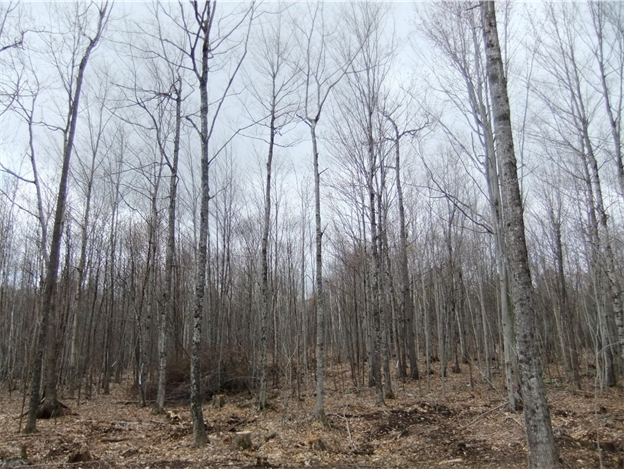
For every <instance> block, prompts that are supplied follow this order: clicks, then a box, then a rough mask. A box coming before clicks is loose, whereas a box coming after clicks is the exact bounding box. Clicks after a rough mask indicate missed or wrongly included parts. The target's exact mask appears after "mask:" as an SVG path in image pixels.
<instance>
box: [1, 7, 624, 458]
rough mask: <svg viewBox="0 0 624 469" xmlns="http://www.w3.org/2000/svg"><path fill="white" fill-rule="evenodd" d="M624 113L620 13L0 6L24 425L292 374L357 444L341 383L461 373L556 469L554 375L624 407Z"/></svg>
mask: <svg viewBox="0 0 624 469" xmlns="http://www.w3.org/2000/svg"><path fill="white" fill-rule="evenodd" d="M623 111H624V5H623V4H622V3H621V2H552V3H548V2H539V3H538V2H534V3H520V2H495V3H494V2H444V1H440V2H417V3H414V4H412V3H408V2H403V3H390V2H343V3H340V2H338V3H334V2H327V3H324V2H316V3H315V2H297V3H279V2H259V1H257V2H251V3H235V2H223V3H218V2H203V3H202V2H193V1H192V2H180V3H174V2H162V3H161V2H152V3H139V2H130V3H125V2H120V3H108V2H101V3H97V2H91V3H88V2H76V3H64V2H63V3H19V2H18V3H15V2H1V3H0V122H1V123H0V386H1V391H0V394H1V395H5V394H8V395H9V396H14V395H19V396H23V400H22V402H21V407H19V408H15V409H13V411H14V414H15V416H16V418H19V419H20V420H19V428H17V425H16V426H15V428H14V429H13V430H18V431H21V432H25V434H30V433H33V432H36V431H37V430H38V426H40V425H42V419H49V418H50V417H55V418H62V416H63V415H64V414H71V412H73V411H74V410H76V408H77V407H79V406H80V403H81V402H83V403H84V402H87V401H89V400H96V399H105V398H107V397H106V396H108V395H109V394H111V392H112V393H113V394H115V392H117V393H119V392H120V391H119V390H120V389H124V390H125V391H124V392H126V393H127V394H126V395H127V399H129V400H130V401H132V403H133V406H134V407H136V406H138V409H146V410H147V409H150V411H151V412H153V413H154V415H158V414H161V415H163V414H164V413H165V412H166V411H167V410H168V409H170V408H173V407H175V406H182V407H180V408H183V409H185V411H186V412H188V414H185V418H186V419H187V421H188V424H189V430H188V431H189V433H188V434H189V435H190V434H191V433H192V441H189V445H191V443H192V446H193V447H196V448H201V447H203V446H205V445H206V444H207V443H208V442H209V441H211V438H212V437H211V435H210V434H211V429H212V431H214V428H215V425H217V423H214V424H213V426H212V427H211V425H210V418H206V417H205V415H204V414H205V412H206V411H207V410H206V409H207V408H208V404H209V403H210V402H212V403H213V406H215V408H217V409H218V408H221V406H222V405H223V402H220V399H222V397H220V396H223V395H225V396H226V398H225V399H226V401H227V399H228V397H229V396H238V399H239V400H240V399H241V397H240V396H247V395H248V396H249V399H250V402H252V404H251V405H252V406H253V408H254V409H257V411H259V412H265V415H269V414H270V412H275V411H276V408H277V407H279V405H278V404H276V401H275V396H276V395H277V394H276V393H278V394H279V395H282V396H283V395H287V396H290V397H289V398H292V399H293V400H294V401H298V402H303V401H304V399H305V398H306V397H307V398H308V400H309V401H310V403H312V401H313V404H311V405H312V408H311V409H310V412H309V417H310V418H311V419H312V421H314V422H315V425H319V426H320V427H319V428H330V427H332V426H333V427H334V428H336V426H337V425H338V426H340V425H345V427H344V430H345V431H346V432H348V440H347V439H346V436H344V435H343V437H342V439H344V441H350V443H351V446H352V448H351V450H352V451H353V452H354V454H356V453H355V452H356V449H357V448H356V447H357V446H358V444H359V443H357V439H356V438H355V436H353V435H352V433H351V427H350V426H349V425H350V424H349V416H348V414H347V412H346V411H345V412H343V413H342V414H340V415H342V416H341V417H340V418H338V417H337V414H336V412H337V411H336V410H335V407H336V405H337V404H336V403H337V402H339V401H340V399H344V398H345V395H346V394H347V393H360V392H364V393H366V392H368V393H370V394H369V395H370V398H371V405H373V407H372V408H373V409H375V408H377V409H387V408H388V407H387V406H392V405H393V404H392V403H393V402H402V403H404V404H405V405H410V403H409V400H407V401H406V395H409V396H413V393H416V392H417V393H418V395H419V398H420V399H425V401H422V402H424V404H419V405H421V407H418V409H420V410H419V412H420V411H422V410H423V409H425V411H424V412H427V410H426V405H429V404H426V402H428V401H426V399H428V398H427V396H433V395H435V399H453V398H458V396H464V394H462V393H463V392H464V391H465V390H463V391H462V389H461V386H462V385H458V384H457V382H458V381H457V379H458V378H456V376H457V375H458V374H461V376H462V377H463V378H462V379H464V380H465V381H466V383H465V386H468V387H469V389H470V392H471V393H472V394H471V396H472V398H475V394H474V393H475V392H477V390H483V392H488V393H497V395H498V396H499V398H500V399H501V405H502V406H504V408H505V409H507V411H509V412H511V413H512V414H513V415H516V417H514V418H515V419H516V420H517V422H518V423H520V425H521V426H524V428H526V430H523V435H525V436H526V442H525V444H526V448H525V449H524V450H522V451H526V454H527V455H528V465H529V467H536V468H537V467H542V468H544V467H558V466H559V465H560V464H562V463H561V461H562V460H561V459H560V458H559V455H560V453H561V448H562V443H561V438H562V436H561V435H562V434H561V430H560V429H557V428H559V427H558V424H557V425H555V427H556V428H555V430H556V431H555V432H553V425H552V418H559V417H561V415H562V414H561V412H564V411H563V410H561V409H560V410H558V412H559V414H556V415H554V416H553V415H552V413H551V412H550V411H549V406H548V399H550V400H551V407H550V409H552V406H553V405H555V407H556V403H553V401H552V394H553V392H554V391H552V389H551V388H548V386H551V387H552V386H556V387H557V393H556V395H557V396H558V398H559V399H565V396H569V397H570V398H573V397H574V396H578V395H579V394H578V393H581V394H582V393H590V394H591V395H592V396H594V397H595V401H594V402H598V399H600V398H605V399H607V401H605V402H609V400H608V399H609V398H608V396H610V395H611V394H609V393H615V394H613V395H614V396H619V397H617V399H619V401H618V402H619V406H620V408H622V406H624V402H622V397H621V392H620V391H621V389H618V388H621V387H622V375H623V374H624V313H623V310H624V308H623V304H622V302H623V300H624V299H623V298H622V287H623V285H624V277H623V276H622V272H623V271H624V245H623V240H624V235H623V228H624V224H623V222H624V163H623V161H622V141H621V140H622V133H621V131H622V117H623V116H622V114H623ZM337 377H340V384H338V381H337V380H338V378H337ZM447 380H448V383H447ZM406 386H408V387H409V386H411V387H410V388H409V392H408V391H406ZM330 389H331V392H329V393H328V394H327V395H326V393H327V392H328V390H330ZM338 389H340V390H341V392H337V390H338ZM416 389H417V390H418V391H416ZM547 391H548V392H547ZM479 392H481V391H479ZM280 393H281V394H280ZM406 393H407V394H406ZM115 395H117V394H115ZM98 396H100V397H98ZM547 396H548V397H547ZM562 396H564V397H562ZM20 399H22V398H20ZM461 399H464V397H462V398H461ZM475 399H476V398H475ZM294 401H293V402H294ZM7 402H9V401H7ZM11 402H13V401H11ZM107 402H109V401H107ZM340 402H342V401H340ZM436 402H437V401H436ZM449 402H450V401H449ZM475 402H476V401H475ZM341 405H342V404H341ZM394 405H396V404H394ZM402 405H403V404H402ZM601 405H602V404H601ZM332 406H333V407H332ZM375 406H376V407H375ZM422 406H425V407H422ZM595 407H596V409H599V410H600V409H605V412H604V413H606V414H610V413H611V410H609V409H610V408H609V407H608V405H607V404H605V405H602V407H601V406H599V405H598V404H596V405H595ZM616 407H617V406H616ZM326 408H329V409H332V410H330V411H327V410H326ZM498 408H499V407H497V409H498ZM431 409H434V411H436V412H437V411H439V410H440V409H442V407H439V406H438V404H436V406H435V407H431V408H430V410H431ZM447 410H448V409H447ZM483 411H484V412H486V413H489V411H487V409H485V408H484V410H483ZM0 412H4V410H0ZM371 412H373V413H371V414H370V415H373V414H374V412H377V411H371ZM379 412H381V413H380V414H379V416H381V415H385V414H383V412H385V411H383V410H380V411H379ZM393 412H394V411H393ZM448 412H450V414H453V413H454V412H455V411H454V410H452V409H451V410H449V411H448ZM458 412H459V411H458ZM565 412H568V410H566V411H565ZM521 414H523V415H524V422H521V419H522V417H521ZM20 415H21V417H19V416H20ZM375 415H377V414H375ZM406 415H407V414H406ZM410 415H412V414H410ZM619 415H620V417H619V419H620V420H621V414H619ZM379 416H378V417H379ZM237 418H238V417H237ZM241 418H242V417H241ZM246 418H247V417H246ZM250 418H251V417H249V419H250ZM259 418H261V417H259ZM351 418H356V417H355V416H354V415H353V416H352V417H351ZM379 418H382V417H379ZM405 418H407V417H405ZM605 418H607V417H605ZM613 418H616V417H613ZM249 419H248V420H247V421H249ZM616 420H617V419H616ZM59 422H61V424H62V420H59ZM215 422H216V421H215ZM345 422H346V423H345ZM389 422H390V421H389ZM410 422H411V421H410ZM414 422H415V421H414ZM414 422H411V423H410V425H412V424H415V423H414ZM239 423H240V422H239ZM239 423H237V424H236V425H238V426H240V425H239ZM46 424H47V422H46ZM236 425H234V426H232V425H230V427H228V424H227V422H226V423H223V428H224V429H226V428H234V427H235V426H236ZM388 425H389V427H388V428H391V429H392V428H394V427H392V425H391V424H390V423H388ZM470 425H472V424H470ZM598 426H599V425H598ZM397 428H399V427H397ZM618 428H619V427H618ZM191 429H192V430H191ZM594 430H595V431H596V432H597V435H598V437H597V438H598V439H597V440H596V435H594V437H593V438H594V439H593V440H592V442H593V443H592V444H594V443H595V444H596V445H598V446H597V447H598V452H599V453H600V451H601V449H600V441H599V440H600V428H598V429H596V428H594ZM621 430H622V429H620V430H618V432H619V433H617V434H618V435H619V436H618V437H617V438H616V437H613V438H612V439H611V440H609V441H611V443H610V444H611V445H612V448H613V449H614V451H615V452H617V451H618V450H619V451H624V441H622V440H621V438H622V434H623V432H622V431H621ZM224 431H225V430H224ZM406 431H407V430H406ZM239 433H240V432H239ZM608 434H609V431H607V437H608ZM612 434H613V435H615V433H612ZM345 435H347V433H345ZM371 435H372V431H371ZM401 436H404V435H403V434H401ZM273 437H274V435H269V436H268V437H267V440H266V442H267V443H266V444H267V447H268V445H269V443H268V441H269V440H270V439H271V438H273ZM352 437H353V438H352ZM397 438H398V437H397ZM618 438H619V439H618ZM120 441H121V440H120ZM310 441H317V440H310ZM264 444H265V443H264V442H263V443H262V444H260V446H262V445H264ZM323 444H325V443H323ZM336 444H337V443H336ZM345 444H346V443H345ZM254 445H256V446H257V444H256V443H254ZM310 445H313V443H310ZM319 445H320V444H319ZM464 446H466V444H464ZM558 447H559V450H558V449H557V448H558ZM315 449H318V448H315ZM320 449H321V450H326V448H322V447H321V448H320ZM522 454H524V453H522ZM596 454H598V453H596ZM600 454H602V453H600ZM0 456H2V455H0ZM441 458H442V456H441ZM448 458H451V456H448ZM448 458H447V459H448ZM523 458H524V456H523ZM575 458H576V456H575ZM579 458H580V456H579ZM605 458H606V456H605ZM605 458H602V456H601V459H599V463H600V465H603V464H605V465H607V466H609V464H611V463H613V461H611V460H609V459H608V458H606V459H605ZM578 460H580V459H577V461H578ZM448 461H450V462H451V463H453V461H456V460H454V459H452V458H451V459H448ZM460 461H461V459H460ZM609 461H611V462H609ZM74 462H76V461H74ZM308 462H309V461H308ZM564 462H566V464H568V466H567V467H571V466H570V464H571V463H570V462H569V461H567V460H566V458H565V457H564ZM262 463H266V464H269V463H267V462H266V461H265V460H262V459H258V460H257V464H258V465H262ZM291 463H293V464H294V462H293V461H291ZM616 463H617V464H621V463H622V461H620V462H617V461H616ZM280 464H281V463H280ZM410 464H411V463H410ZM574 464H576V463H574ZM579 464H580V463H579ZM613 464H615V463H613ZM269 465H270V464H269ZM522 465H526V462H523V463H522ZM579 467H582V465H581V466H579ZM613 467H615V466H613Z"/></svg>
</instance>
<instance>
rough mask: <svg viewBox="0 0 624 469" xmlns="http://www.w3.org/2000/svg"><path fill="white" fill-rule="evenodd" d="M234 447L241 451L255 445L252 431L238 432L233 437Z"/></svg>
mask: <svg viewBox="0 0 624 469" xmlns="http://www.w3.org/2000/svg"><path fill="white" fill-rule="evenodd" d="M232 447H233V448H234V449H237V450H239V451H245V450H247V449H251V448H252V447H253V443H252V441H251V432H236V434H235V435H234V438H232Z"/></svg>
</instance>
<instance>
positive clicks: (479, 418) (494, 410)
mask: <svg viewBox="0 0 624 469" xmlns="http://www.w3.org/2000/svg"><path fill="white" fill-rule="evenodd" d="M507 404H508V402H503V403H502V404H501V405H498V406H496V407H494V408H493V409H490V410H488V411H487V412H484V413H483V414H481V415H479V416H478V417H477V418H475V419H474V420H473V421H472V422H470V423H469V424H467V425H464V426H463V427H459V429H460V430H463V429H464V428H468V427H469V426H471V425H472V424H474V423H476V422H478V421H479V420H481V419H482V418H483V417H485V416H487V415H489V414H491V413H492V412H496V411H497V410H500V409H502V408H503V407H505V406H506V405H507Z"/></svg>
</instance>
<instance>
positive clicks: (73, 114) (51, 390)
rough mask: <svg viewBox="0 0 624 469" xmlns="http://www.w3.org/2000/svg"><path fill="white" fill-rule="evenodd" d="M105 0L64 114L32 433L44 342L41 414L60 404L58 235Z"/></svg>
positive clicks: (31, 424) (34, 371) (33, 384)
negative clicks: (56, 311) (86, 79)
mask: <svg viewBox="0 0 624 469" xmlns="http://www.w3.org/2000/svg"><path fill="white" fill-rule="evenodd" d="M107 11H108V4H105V5H104V6H103V7H102V8H101V9H100V10H99V18H98V26H97V30H96V35H95V37H94V38H93V39H90V40H89V44H88V45H87V48H86V50H85V52H84V55H83V56H82V58H81V60H80V64H79V66H78V73H77V75H76V83H75V89H74V94H73V96H70V108H69V109H70V112H69V115H68V116H67V126H66V133H65V141H64V146H63V164H62V168H61V179H60V181H59V189H58V194H57V199H56V208H55V212H54V225H53V227H52V241H51V244H50V256H49V259H48V263H47V265H46V276H45V280H44V285H43V298H42V305H41V313H40V316H39V332H38V334H37V339H36V348H35V356H34V360H33V368H32V373H31V384H30V401H29V406H28V420H27V422H26V427H25V428H24V432H25V433H33V432H36V431H37V409H38V408H39V400H40V395H39V393H40V383H41V372H42V368H43V354H44V350H45V348H46V346H47V347H48V356H47V359H48V362H47V366H46V377H45V401H44V403H43V407H42V413H43V414H49V415H50V416H52V415H54V414H56V413H58V412H59V411H60V405H59V402H58V400H57V393H56V391H57V387H56V384H57V360H58V354H57V353H55V352H56V348H57V344H56V338H55V336H56V330H55V324H54V322H53V321H52V317H53V315H54V309H55V302H54V296H55V290H56V283H57V278H58V269H59V264H60V255H61V238H62V236H63V222H64V219H65V206H66V204H67V191H68V179H69V167H70V160H71V156H72V152H73V148H74V137H75V135H76V126H77V124H78V110H79V105H80V95H81V91H82V83H83V80H84V74H85V70H86V68H87V63H88V62H89V56H90V55H91V52H92V51H93V49H94V48H95V46H96V45H97V43H98V42H99V40H100V38H101V34H102V32H103V30H104V27H105V20H106V17H107Z"/></svg>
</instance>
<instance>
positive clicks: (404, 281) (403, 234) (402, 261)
mask: <svg viewBox="0 0 624 469" xmlns="http://www.w3.org/2000/svg"><path fill="white" fill-rule="evenodd" d="M394 130H395V138H396V141H395V171H396V189H397V198H398V204H399V237H400V244H399V269H400V272H401V297H400V308H401V313H400V314H401V319H402V320H404V321H405V341H406V342H407V353H408V357H409V364H410V378H412V379H418V378H419V373H418V360H417V358H416V349H415V348H414V302H413V300H412V291H411V283H410V278H409V268H408V260H407V244H408V239H407V227H406V223H405V204H404V203H403V186H402V184H401V169H400V168H401V150H400V135H399V129H398V128H397V126H396V125H394Z"/></svg>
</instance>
